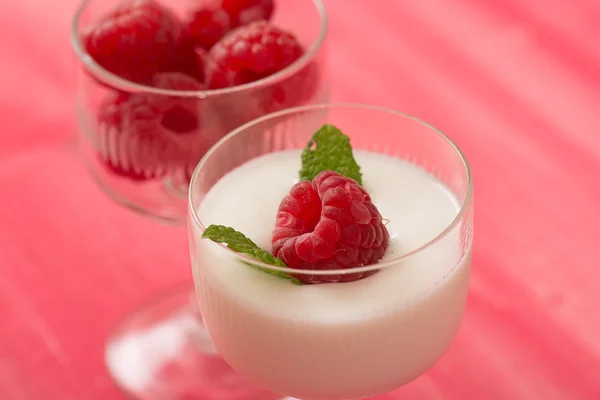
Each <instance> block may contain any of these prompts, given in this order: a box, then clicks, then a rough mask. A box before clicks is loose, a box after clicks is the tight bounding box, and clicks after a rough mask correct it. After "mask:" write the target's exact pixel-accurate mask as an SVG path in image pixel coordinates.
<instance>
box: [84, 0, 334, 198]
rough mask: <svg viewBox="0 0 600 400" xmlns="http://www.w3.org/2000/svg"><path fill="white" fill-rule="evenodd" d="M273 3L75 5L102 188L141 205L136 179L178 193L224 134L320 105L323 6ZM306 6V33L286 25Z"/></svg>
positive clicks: (305, 0)
mask: <svg viewBox="0 0 600 400" xmlns="http://www.w3.org/2000/svg"><path fill="white" fill-rule="evenodd" d="M281 3H282V4H275V2H274V1H273V0H193V1H192V3H191V4H190V3H189V1H186V2H185V4H183V3H182V4H179V3H177V2H164V3H159V2H158V1H157V0H123V1H120V2H118V3H113V4H112V5H110V2H109V3H106V4H104V3H103V2H101V0H88V1H87V2H85V3H84V4H83V5H82V7H81V8H80V10H79V11H78V16H77V17H76V25H77V26H75V27H74V35H75V40H74V46H75V51H76V53H77V55H78V56H79V57H80V59H81V64H82V67H83V68H82V71H84V72H85V73H84V74H82V75H81V79H80V93H79V95H78V99H77V101H78V122H79V126H80V131H81V132H82V133H83V134H84V136H85V139H86V140H84V141H85V142H87V143H86V147H87V148H86V150H87V151H88V152H89V153H90V154H89V157H87V158H89V159H93V160H94V162H93V163H92V164H93V165H92V170H93V172H94V173H95V174H96V175H97V177H98V178H99V180H100V181H101V182H102V183H103V186H105V187H108V188H109V189H110V191H112V192H117V193H116V194H117V195H118V197H124V198H130V200H131V199H132V198H134V199H133V200H132V201H134V202H137V203H139V202H140V201H141V202H144V200H143V199H141V198H140V196H138V195H137V194H136V195H133V196H132V195H131V191H133V190H141V189H139V185H140V184H143V185H154V186H155V188H154V189H151V190H149V192H148V196H154V197H156V196H158V195H163V196H164V194H165V191H164V187H165V185H164V183H165V182H169V185H167V186H168V187H169V188H171V189H173V188H175V189H177V190H176V192H178V193H176V194H177V196H180V197H183V196H184V195H185V190H186V188H187V184H188V182H189V177H190V175H191V171H193V169H194V167H195V166H196V164H197V163H198V161H199V160H200V158H201V157H202V156H203V154H204V153H205V152H206V151H207V150H208V149H209V148H210V147H211V146H212V145H213V144H214V143H216V141H218V140H219V139H220V138H221V137H223V136H224V135H225V134H226V133H228V132H229V131H230V130H231V129H233V128H236V127H238V126H240V125H242V124H244V123H246V122H248V121H250V120H252V119H254V118H257V117H260V116H262V115H264V114H266V113H269V112H273V111H277V110H280V109H283V108H287V107H292V106H297V105H302V104H308V103H312V102H317V101H322V100H324V99H323V98H322V97H320V96H322V93H325V92H324V91H323V90H322V89H323V85H322V77H321V71H322V69H323V68H320V66H319V63H320V62H321V58H322V57H321V56H322V54H321V52H320V51H319V50H320V46H319V44H320V43H321V42H322V41H323V36H324V24H323V21H322V18H323V15H322V4H321V3H320V0H298V1H295V2H293V3H294V4H292V3H287V2H281ZM300 3H302V4H300ZM311 4H313V5H314V6H315V7H314V10H312V15H313V17H316V18H315V21H313V24H312V26H310V27H309V26H308V25H307V24H308V23H309V21H306V23H303V24H299V23H295V26H290V27H288V26H286V24H291V25H294V23H293V21H295V20H296V18H295V16H296V15H295V14H298V13H299V12H302V10H307V6H308V5H311ZM92 6H94V7H92ZM99 9H102V10H101V11H100V10H99ZM278 15H279V16H280V17H281V18H279V17H278ZM292 17H294V18H292ZM278 20H281V23H278ZM286 21H287V22H286ZM290 21H292V22H290ZM304 30H306V32H305V31H304ZM308 31H311V32H308ZM309 50H310V54H308V55H307V52H309ZM305 55H306V56H305ZM92 153H93V154H92ZM117 180H119V181H120V182H117ZM113 183H114V185H113ZM127 185H130V187H127ZM132 185H135V186H132ZM144 190H148V189H144ZM124 192H129V194H128V193H124ZM144 196H145V195H144ZM142 197H143V196H142ZM140 207H141V208H144V207H145V206H144V205H140ZM146 208H147V207H146Z"/></svg>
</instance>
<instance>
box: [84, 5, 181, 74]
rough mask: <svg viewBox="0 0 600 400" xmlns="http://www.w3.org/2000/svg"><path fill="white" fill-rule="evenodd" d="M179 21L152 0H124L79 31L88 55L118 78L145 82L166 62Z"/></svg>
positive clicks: (170, 56) (174, 43)
mask: <svg viewBox="0 0 600 400" xmlns="http://www.w3.org/2000/svg"><path fill="white" fill-rule="evenodd" d="M181 34H182V29H181V24H180V22H179V21H178V20H177V18H176V17H175V16H174V15H173V14H171V13H170V12H169V11H168V10H167V9H165V8H164V7H162V6H161V5H159V4H158V3H156V2H154V1H153V0H128V1H126V2H124V3H122V4H121V5H119V6H118V7H117V8H116V9H115V10H113V11H112V12H110V13H109V14H107V15H106V16H104V17H103V18H102V19H100V20H99V21H97V22H96V23H95V24H93V25H92V26H90V27H88V28H87V29H85V30H84V32H83V35H82V36H83V37H82V42H83V44H84V47H85V49H86V51H87V52H88V53H89V55H90V56H91V57H92V58H93V59H94V60H95V61H96V62H97V63H98V64H100V65H101V66H102V67H104V68H105V69H107V70H109V71H110V72H112V73H114V74H116V75H119V76H120V77H122V78H125V79H129V80H132V81H134V82H138V83H147V82H148V81H150V80H151V79H152V76H154V74H155V73H157V72H158V71H168V70H173V69H174V68H176V67H173V66H172V65H170V64H171V63H172V62H173V60H174V58H173V55H174V53H175V52H176V51H177V49H178V43H179V40H180V38H181Z"/></svg>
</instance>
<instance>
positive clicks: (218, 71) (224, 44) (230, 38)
mask: <svg viewBox="0 0 600 400" xmlns="http://www.w3.org/2000/svg"><path fill="white" fill-rule="evenodd" d="M303 53H304V49H303V48H302V46H301V45H300V44H299V43H298V41H297V40H296V38H295V37H294V36H293V35H292V34H291V33H288V32H286V31H284V30H282V29H279V28H277V27H275V26H273V25H271V24H269V23H268V22H266V21H258V22H253V23H251V24H250V25H247V26H243V27H240V28H238V29H236V30H234V31H232V32H230V33H228V34H227V35H225V37H224V38H223V39H221V40H220V41H219V42H218V43H217V44H215V45H214V46H213V47H212V48H211V49H210V51H209V53H208V59H207V63H206V66H205V72H206V82H207V86H208V87H209V88H211V89H220V88H225V87H230V86H236V85H241V84H244V83H249V82H253V81H256V80H259V79H262V78H265V77H267V76H269V75H272V74H274V73H276V72H278V71H281V70H282V69H284V68H286V67H287V66H289V65H290V64H292V63H293V62H294V61H296V60H297V59H298V58H300V56H302V54H303Z"/></svg>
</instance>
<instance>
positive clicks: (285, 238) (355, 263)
mask: <svg viewBox="0 0 600 400" xmlns="http://www.w3.org/2000/svg"><path fill="white" fill-rule="evenodd" d="M271 240H272V244H273V254H274V255H275V256H277V257H279V258H281V259H282V260H283V261H284V262H285V263H286V264H287V266H288V267H290V268H296V269H304V270H332V269H347V268H352V267H359V266H366V265H371V264H375V263H376V262H377V261H379V260H380V259H381V258H382V257H383V255H384V254H385V250H386V249H387V247H388V241H389V233H388V231H387V228H386V227H385V225H384V224H383V222H382V219H381V214H379V211H378V210H377V207H375V205H374V204H373V203H372V201H371V198H370V197H369V195H368V194H367V192H366V191H365V189H364V188H363V187H362V186H360V185H359V184H358V183H356V181H354V180H353V179H350V178H347V177H345V176H342V175H340V174H338V173H337V172H334V171H323V172H321V173H320V174H319V175H317V176H316V177H315V178H314V179H313V181H312V182H309V181H302V182H300V183H297V184H296V185H294V186H293V187H292V189H291V191H290V194H289V195H288V196H286V197H285V198H284V199H283V201H282V202H281V204H280V205H279V210H278V212H277V220H276V222H275V229H274V230H273V236H272V239H271ZM373 273H374V272H373V271H371V272H366V273H353V274H339V275H320V276H319V275H304V274H297V275H296V277H297V278H298V279H300V280H301V281H303V282H304V283H322V282H351V281H355V280H358V279H361V278H365V277H367V276H369V275H372V274H373Z"/></svg>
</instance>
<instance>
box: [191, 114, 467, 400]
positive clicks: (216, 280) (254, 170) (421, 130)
mask: <svg viewBox="0 0 600 400" xmlns="http://www.w3.org/2000/svg"><path fill="white" fill-rule="evenodd" d="M323 122H327V123H328V124H331V125H324V126H323V127H322V128H321V129H318V128H319V126H320V125H321V124H323ZM337 128H339V130H338V129H337ZM317 129H318V131H317V133H316V134H315V135H314V136H313V134H314V133H315V130H317ZM340 131H341V132H343V133H340ZM340 135H341V136H340ZM345 135H347V136H345ZM344 137H345V138H346V139H347V138H349V144H350V145H351V150H349V151H350V156H349V157H348V148H347V144H348V142H347V141H345V140H346V139H343V138H344ZM311 138H312V139H311ZM309 140H312V142H310V144H309V145H307V143H309ZM247 143H252V145H251V146H247V145H246V144H247ZM305 146H306V147H305ZM344 146H346V147H345V149H346V150H343V151H346V154H343V151H342V150H340V148H344ZM302 149H304V150H302ZM339 151H342V153H339ZM352 154H353V155H352ZM336 163H338V164H336ZM299 171H300V173H299ZM332 171H333V172H332ZM336 171H337V172H336ZM340 174H341V175H340ZM350 178H352V179H350ZM307 179H308V180H307ZM311 179H312V182H309V181H310V180H311ZM189 197H190V202H189V205H190V208H189V223H188V227H189V232H190V247H191V257H192V264H193V273H194V282H195V286H196V294H197V298H198V303H199V306H200V309H201V312H202V315H203V318H204V323H205V326H206V328H207V331H208V333H209V335H210V337H211V338H212V340H213V343H214V345H215V348H216V350H217V352H218V353H219V354H220V355H221V356H222V357H223V358H224V359H225V360H226V361H227V362H228V363H229V364H230V365H231V366H232V367H233V368H234V369H235V370H236V371H238V372H239V373H242V374H244V375H245V376H247V377H249V378H250V379H251V380H252V381H254V382H255V383H257V384H258V385H260V386H263V387H265V388H267V389H269V390H272V391H273V392H276V393H280V394H282V395H287V396H293V397H294V398H301V399H330V400H337V399H340V400H341V399H359V398H366V397H369V396H374V395H378V394H383V393H388V392H391V391H393V390H395V389H397V388H399V387H400V386H402V385H404V384H406V383H408V382H410V381H411V380H413V379H414V378H416V377H418V376H419V375H421V374H423V373H424V372H425V371H427V370H428V369H429V368H430V367H431V366H433V365H434V364H435V363H436V362H437V360H438V359H439V358H440V357H441V356H442V355H443V353H444V352H445V351H446V350H447V348H448V347H449V346H450V344H451V342H452V340H453V338H454V336H455V335H456V332H457V330H458V327H459V324H460V321H461V318H462V314H463V312H464V307H465V302H466V297H467V290H468V283H469V277H470V270H471V253H472V252H471V247H472V238H473V183H472V177H471V173H470V169H469V166H468V163H467V161H466V159H465V158H464V156H463V154H462V153H461V152H460V150H459V149H458V148H457V146H456V145H455V144H454V143H453V142H452V141H451V140H450V139H448V138H447V137H446V136H445V135H443V134H442V133H441V132H439V131H437V130H435V129H434V128H432V127H431V126H429V125H427V124H425V123H423V122H421V121H419V120H418V119H416V118H413V117H410V116H407V115H404V114H401V113H398V112H395V111H392V110H387V109H383V108H378V107H372V106H364V105H344V104H339V105H335V104H330V105H314V106H305V107H298V108H293V109H287V110H284V111H280V112H277V113H274V114H270V115H267V116H264V117H261V118H259V119H257V120H254V121H252V122H250V123H248V124H246V125H243V126H242V127H240V128H237V129H236V130H234V131H233V132H232V133H230V134H229V135H227V136H226V137H225V138H223V139H221V140H220V141H219V142H218V143H217V144H216V145H215V146H214V147H213V148H212V149H211V150H210V151H209V152H208V153H207V154H206V155H205V156H204V158H203V159H202V160H201V162H200V164H199V165H198V167H197V168H196V171H195V172H194V175H193V177H192V181H191V186H190V190H189ZM241 199H243V200H241ZM365 210H367V211H365ZM365 213H366V214H365ZM332 221H333V222H332Z"/></svg>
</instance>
